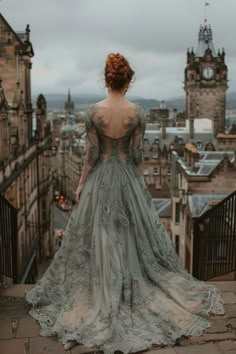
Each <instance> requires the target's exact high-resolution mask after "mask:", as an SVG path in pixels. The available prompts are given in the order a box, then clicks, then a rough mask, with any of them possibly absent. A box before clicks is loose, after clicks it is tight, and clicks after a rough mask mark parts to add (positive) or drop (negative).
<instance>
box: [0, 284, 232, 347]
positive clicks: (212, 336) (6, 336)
mask: <svg viewBox="0 0 236 354" xmlns="http://www.w3.org/2000/svg"><path fill="white" fill-rule="evenodd" d="M210 283H211V284H215V285H216V286H217V287H218V288H220V289H221V290H222V295H223V299H224V301H225V315H224V316H212V317H211V319H212V326H211V327H209V328H208V329H207V330H206V331H205V334H204V335H202V336H199V337H190V338H189V339H183V340H182V339H181V340H180V341H179V342H178V345H177V346H175V347H163V346H162V347H160V346H155V347H153V348H152V349H151V350H149V351H145V353H148V354H205V353H207V354H224V353H225V354H226V353H229V354H235V353H236V281H225V282H224V281H218V282H210ZM29 287H32V285H25V284H22V285H11V286H9V287H7V288H4V287H0V354H8V353H9V354H43V353H45V354H66V353H67V354H83V353H94V354H96V353H98V351H97V350H96V348H85V347H83V346H76V347H74V348H72V349H71V350H69V351H65V350H64V348H63V346H62V343H61V342H59V341H57V338H56V337H41V336H40V335H39V325H38V322H37V321H35V320H34V319H32V318H31V317H30V316H29V315H28V309H29V305H28V304H27V303H26V302H25V300H24V298H23V294H24V290H25V289H27V288H29ZM143 353H144V352H143ZM139 354H141V352H139Z"/></svg>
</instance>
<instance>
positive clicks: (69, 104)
mask: <svg viewBox="0 0 236 354" xmlns="http://www.w3.org/2000/svg"><path fill="white" fill-rule="evenodd" d="M65 112H66V114H69V115H70V114H74V103H73V102H72V100H71V95H70V89H69V90H68V96H67V101H66V102H65Z"/></svg>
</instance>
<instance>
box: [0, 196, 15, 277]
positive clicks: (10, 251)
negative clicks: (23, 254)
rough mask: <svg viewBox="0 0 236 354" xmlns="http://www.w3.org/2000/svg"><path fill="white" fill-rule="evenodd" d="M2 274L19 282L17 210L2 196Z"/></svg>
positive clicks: (0, 200)
mask: <svg viewBox="0 0 236 354" xmlns="http://www.w3.org/2000/svg"><path fill="white" fill-rule="evenodd" d="M0 275H5V276H7V277H9V278H12V279H13V282H14V283H16V282H17V210H16V208H14V207H13V205H11V204H10V203H9V202H8V201H7V200H6V199H5V198H4V197H3V196H0Z"/></svg>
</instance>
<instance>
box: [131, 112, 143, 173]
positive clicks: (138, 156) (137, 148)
mask: <svg viewBox="0 0 236 354" xmlns="http://www.w3.org/2000/svg"><path fill="white" fill-rule="evenodd" d="M137 113H138V124H137V126H136V128H135V129H134V133H133V137H132V140H133V144H132V152H133V161H134V163H135V165H136V166H137V167H138V169H139V170H140V172H141V173H143V137H144V133H145V115H144V111H143V109H142V108H141V107H137Z"/></svg>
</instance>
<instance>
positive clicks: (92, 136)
mask: <svg viewBox="0 0 236 354" xmlns="http://www.w3.org/2000/svg"><path fill="white" fill-rule="evenodd" d="M91 111H92V112H91ZM92 113H93V110H92V109H90V110H89V111H88V112H87V114H86V117H85V129H86V134H87V143H86V147H85V159H84V165H83V170H82V174H81V177H80V181H79V185H78V188H77V190H76V193H75V201H76V203H78V202H79V197H80V193H81V191H82V189H83V185H84V183H85V181H86V178H87V176H88V174H89V172H90V170H91V169H92V168H93V166H94V165H95V163H96V162H97V160H98V158H99V139H98V135H97V130H96V127H95V125H94V122H93V114H92Z"/></svg>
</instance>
